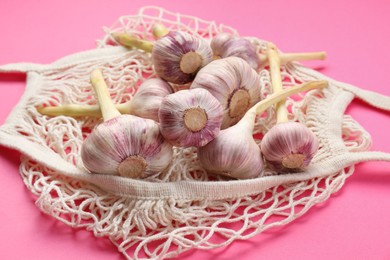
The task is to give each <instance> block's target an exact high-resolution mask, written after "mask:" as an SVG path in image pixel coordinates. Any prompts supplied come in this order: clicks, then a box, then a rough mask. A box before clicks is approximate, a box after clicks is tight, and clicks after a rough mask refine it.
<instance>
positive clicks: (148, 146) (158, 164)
mask: <svg viewBox="0 0 390 260" xmlns="http://www.w3.org/2000/svg"><path fill="white" fill-rule="evenodd" d="M91 82H92V85H93V87H94V90H95V92H96V94H97V97H98V100H99V105H100V108H101V110H102V115H103V119H104V122H103V123H102V124H100V125H99V126H97V127H96V128H95V129H94V131H93V132H92V133H91V134H90V135H89V136H88V137H87V138H86V139H85V141H84V143H83V146H82V149H81V158H82V160H83V163H84V165H85V167H86V168H87V169H88V170H89V171H91V172H93V173H102V174H111V175H117V174H119V175H121V176H124V177H130V178H143V177H146V176H148V175H150V174H153V173H157V172H161V171H163V170H164V169H165V168H166V167H167V166H168V165H169V163H170V162H171V160H172V156H173V152H172V146H171V145H170V144H169V143H168V142H166V141H165V140H164V138H163V136H162V135H161V134H160V130H159V125H158V124H157V123H156V122H155V121H153V120H150V119H142V118H139V117H136V116H132V115H121V114H120V113H119V111H118V110H117V109H116V108H115V106H114V104H113V103H112V101H111V99H110V95H109V92H108V89H107V85H106V84H105V82H104V79H103V75H102V74H101V72H100V70H94V71H93V72H92V74H91Z"/></svg>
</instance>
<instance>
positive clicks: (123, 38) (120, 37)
mask: <svg viewBox="0 0 390 260" xmlns="http://www.w3.org/2000/svg"><path fill="white" fill-rule="evenodd" d="M111 35H112V37H114V39H115V41H117V42H118V43H119V44H121V45H123V46H126V47H134V48H137V49H140V50H143V51H145V52H152V49H153V45H154V44H153V42H151V41H147V40H141V39H138V38H136V37H134V36H131V35H129V34H127V33H125V32H114V33H112V34H111Z"/></svg>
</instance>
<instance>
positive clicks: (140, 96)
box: [128, 78, 173, 122]
mask: <svg viewBox="0 0 390 260" xmlns="http://www.w3.org/2000/svg"><path fill="white" fill-rule="evenodd" d="M172 93H173V89H172V87H171V85H169V83H168V82H166V81H164V80H162V79H160V78H153V79H147V80H145V81H144V82H143V83H142V84H141V85H140V87H139V89H138V90H137V92H136V93H135V95H134V96H133V98H132V99H131V100H130V102H129V107H128V111H129V113H131V114H133V115H136V116H139V117H142V118H148V119H152V120H154V121H156V122H158V110H159V109H160V106H161V102H162V100H163V99H164V98H165V97H166V96H167V95H169V94H172Z"/></svg>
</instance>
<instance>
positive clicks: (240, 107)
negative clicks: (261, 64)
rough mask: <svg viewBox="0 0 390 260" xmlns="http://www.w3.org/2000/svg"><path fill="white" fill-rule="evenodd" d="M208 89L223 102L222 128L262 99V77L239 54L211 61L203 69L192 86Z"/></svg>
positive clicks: (240, 116) (238, 118) (233, 121)
mask: <svg viewBox="0 0 390 260" xmlns="http://www.w3.org/2000/svg"><path fill="white" fill-rule="evenodd" d="M196 88H203V89H206V90H207V91H209V92H210V93H211V94H212V95H213V96H214V97H215V98H216V99H217V100H218V101H219V102H220V103H221V105H222V107H223V109H224V118H223V121H222V129H225V128H227V127H229V126H232V125H234V124H236V123H237V122H238V121H239V120H240V119H241V118H242V117H243V116H244V114H245V112H246V111H247V110H248V109H249V108H250V107H252V106H253V105H254V104H256V103H257V102H258V101H260V89H261V84H260V78H259V76H258V74H257V73H256V71H255V70H253V69H252V68H251V67H250V66H249V65H248V63H247V62H245V61H244V60H243V59H241V58H238V57H228V58H224V59H218V60H214V61H212V62H211V63H210V64H208V65H207V66H206V67H204V68H202V69H201V70H200V71H199V72H198V74H197V75H196V77H195V79H194V81H193V82H192V84H191V86H190V89H196Z"/></svg>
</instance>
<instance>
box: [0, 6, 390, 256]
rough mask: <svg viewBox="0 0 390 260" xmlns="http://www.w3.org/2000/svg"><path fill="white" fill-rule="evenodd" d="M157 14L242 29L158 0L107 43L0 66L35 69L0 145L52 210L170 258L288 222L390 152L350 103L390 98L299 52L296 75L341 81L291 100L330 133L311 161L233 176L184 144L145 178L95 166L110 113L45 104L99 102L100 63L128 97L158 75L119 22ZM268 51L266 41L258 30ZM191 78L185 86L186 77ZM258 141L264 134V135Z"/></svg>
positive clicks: (264, 80)
mask: <svg viewBox="0 0 390 260" xmlns="http://www.w3.org/2000/svg"><path fill="white" fill-rule="evenodd" d="M157 22H162V23H163V24H165V25H166V26H167V27H168V29H169V30H182V31H186V32H189V33H191V34H195V35H199V36H201V37H203V38H205V39H210V38H211V37H213V36H214V35H215V34H217V33H220V32H230V33H232V34H235V35H238V34H237V32H236V31H235V30H234V29H232V28H230V27H226V26H222V25H217V24H216V23H214V22H209V21H204V20H201V19H199V18H196V17H192V16H187V15H180V14H175V13H171V12H168V11H165V10H163V9H161V8H156V7H147V8H143V9H141V10H140V11H139V13H138V14H137V15H130V16H124V17H121V18H119V20H118V21H117V22H116V23H115V24H114V25H113V26H111V27H109V28H105V32H106V35H105V36H104V37H103V39H100V40H99V41H98V48H97V49H95V50H90V51H86V52H82V53H77V54H74V55H71V56H68V57H65V58H63V59H61V60H58V61H57V62H54V63H53V64H49V65H40V64H30V63H19V64H9V65H4V66H1V67H0V71H1V72H3V73H6V72H15V71H19V72H20V71H22V72H26V73H27V87H26V90H25V93H24V95H23V96H22V98H21V100H20V101H19V103H18V105H17V106H16V107H15V108H14V110H13V111H12V113H11V114H10V115H9V117H8V119H7V121H6V122H5V124H4V125H2V126H1V128H0V144H1V145H4V146H7V147H10V148H12V149H16V150H18V151H20V152H21V153H22V157H21V165H20V173H21V176H22V178H23V181H24V183H25V185H26V186H27V188H28V189H29V190H30V191H31V192H32V193H33V194H34V195H36V198H37V200H36V205H37V206H38V207H39V208H40V209H41V210H42V211H43V212H45V213H47V214H49V215H51V216H53V217H54V218H56V219H58V220H60V221H62V222H64V223H66V224H67V225H69V226H72V227H75V228H85V229H87V230H90V231H92V232H93V233H94V234H95V235H96V236H107V237H109V239H110V240H111V241H112V242H113V243H114V244H115V245H116V246H117V247H118V250H119V251H120V252H121V253H123V254H124V255H125V256H126V257H127V258H134V259H163V258H171V257H175V256H178V255H179V254H180V253H182V252H184V251H186V250H189V249H191V248H198V249H212V248H217V247H223V246H226V245H228V244H230V243H232V242H233V241H234V240H236V239H249V238H251V237H253V236H256V235H258V234H259V233H261V232H263V231H265V230H267V229H270V228H272V227H276V226H282V225H286V224H288V223H289V222H291V221H293V220H294V219H296V218H298V217H300V216H301V215H303V214H305V213H306V212H307V211H308V210H309V209H310V208H311V207H313V206H314V205H316V204H318V203H321V202H323V201H325V200H327V199H328V198H329V197H330V196H331V194H332V193H334V192H336V191H338V190H339V189H340V188H341V187H342V186H343V185H344V182H345V180H346V179H347V178H348V177H349V176H351V174H352V173H353V172H354V165H355V164H356V163H359V162H362V161H367V160H387V161H390V155H389V154H386V153H382V152H374V151H369V148H370V142H371V139H370V135H369V134H368V133H367V132H366V131H365V130H364V129H363V128H362V127H361V126H360V125H359V123H357V122H356V121H355V120H354V119H353V118H352V117H351V116H349V115H345V114H344V113H345V109H346V108H347V106H348V104H349V103H350V102H351V101H352V100H353V99H354V98H355V97H359V98H361V99H362V100H364V101H366V102H367V103H368V104H371V105H373V106H375V107H377V108H380V109H383V110H390V98H389V97H386V96H383V95H381V94H377V93H373V92H370V91H366V90H362V89H359V88H357V87H354V86H351V85H348V84H345V83H341V82H338V81H335V80H333V79H330V78H328V77H326V76H324V75H322V74H320V73H318V72H316V71H313V70H311V69H308V68H306V67H304V66H302V65H300V64H298V63H290V64H288V65H286V66H284V67H283V68H282V77H283V80H284V86H285V87H288V86H292V85H295V84H298V83H302V82H306V81H310V80H322V79H325V80H328V81H329V87H328V88H326V89H324V90H322V91H311V92H309V93H308V94H300V95H298V96H295V97H294V99H292V98H289V99H288V100H287V104H288V107H289V108H290V111H291V112H290V113H289V117H290V119H291V120H295V121H299V122H301V123H303V124H306V125H307V126H308V127H309V128H310V129H311V130H312V131H313V132H314V133H315V134H316V136H317V137H318V139H319V142H320V150H319V151H318V153H317V154H316V155H315V157H314V159H313V161H312V164H311V165H310V167H309V168H308V169H307V170H306V171H305V172H300V173H294V174H285V175H275V173H274V172H272V171H271V170H268V169H266V170H265V171H264V173H263V175H262V176H261V177H258V178H255V179H250V180H232V179H227V178H224V177H216V176H209V175H208V174H207V173H206V172H205V170H204V169H202V167H201V166H200V164H199V162H198V160H197V155H196V149H194V148H185V149H184V148H174V159H173V161H172V163H171V165H170V166H169V168H168V169H167V170H165V171H164V172H162V173H159V174H156V175H153V176H150V177H148V178H147V179H144V180H135V179H128V178H122V177H119V176H108V175H98V174H90V173H88V172H86V170H85V169H84V167H83V164H82V161H81V159H80V148H81V145H82V142H83V140H84V139H85V137H86V136H87V135H88V134H89V133H90V132H91V130H92V129H93V128H94V127H95V126H96V124H98V123H99V122H100V120H101V119H96V118H88V117H85V118H77V119H74V118H71V117H66V116H58V117H47V116H42V115H40V114H39V113H38V112H37V110H36V107H37V106H41V105H61V104H95V103H96V100H95V99H94V98H93V96H94V95H93V93H92V88H91V85H90V83H89V74H90V71H91V70H92V68H95V67H96V68H97V67H99V68H102V69H103V72H104V74H105V75H106V80H107V83H108V85H109V87H110V92H111V94H112V96H113V98H114V102H116V103H119V102H125V101H127V100H129V99H131V97H132V96H133V95H134V93H135V92H136V91H137V88H138V86H139V84H140V83H142V82H143V81H144V80H145V79H146V78H150V77H155V74H154V72H153V68H152V64H151V59H150V54H147V53H144V52H142V51H138V50H134V49H133V50H128V49H125V48H123V47H120V46H115V44H114V43H113V41H112V39H111V36H110V33H111V32H114V31H126V32H129V33H132V34H136V35H139V36H141V37H143V38H152V35H151V27H152V26H153V24H155V23H157ZM250 40H252V42H253V43H254V44H255V46H256V47H257V48H258V50H259V52H262V51H264V50H265V46H266V41H264V40H261V39H257V38H250ZM259 75H260V78H261V87H262V98H265V97H266V96H267V95H268V94H269V93H270V87H271V86H270V75H269V72H268V71H267V70H262V71H260V72H259ZM176 87H178V88H180V87H181V86H176ZM274 124H275V119H274V112H273V111H272V109H271V108H270V109H268V110H267V111H266V113H265V115H262V116H259V117H258V118H257V121H256V127H255V133H254V134H258V135H255V136H261V134H264V133H266V132H267V131H268V130H269V129H270V128H271V127H272V126H273V125H274ZM256 140H257V142H258V143H260V142H261V140H260V139H256Z"/></svg>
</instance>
